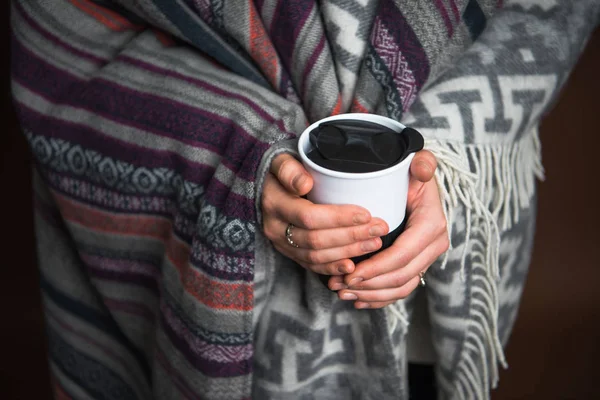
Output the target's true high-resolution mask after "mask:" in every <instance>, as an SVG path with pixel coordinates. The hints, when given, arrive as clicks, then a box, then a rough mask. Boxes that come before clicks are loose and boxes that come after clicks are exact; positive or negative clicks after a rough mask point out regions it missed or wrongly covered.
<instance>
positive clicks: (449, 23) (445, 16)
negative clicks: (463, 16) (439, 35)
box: [435, 0, 454, 37]
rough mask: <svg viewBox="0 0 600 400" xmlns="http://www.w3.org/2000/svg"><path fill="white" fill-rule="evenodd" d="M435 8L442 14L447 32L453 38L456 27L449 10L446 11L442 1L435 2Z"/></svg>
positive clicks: (436, 0)
mask: <svg viewBox="0 0 600 400" xmlns="http://www.w3.org/2000/svg"><path fill="white" fill-rule="evenodd" d="M435 6H436V7H437V9H438V11H439V12H440V14H441V16H442V19H443V20H444V25H446V30H447V31H448V36H449V37H450V36H452V34H453V33H454V26H453V25H452V21H451V20H450V16H449V15H448V10H446V6H445V5H444V2H443V1H442V0H435Z"/></svg>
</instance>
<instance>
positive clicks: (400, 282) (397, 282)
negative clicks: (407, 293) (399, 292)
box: [392, 275, 406, 288]
mask: <svg viewBox="0 0 600 400" xmlns="http://www.w3.org/2000/svg"><path fill="white" fill-rule="evenodd" d="M392 285H393V286H394V287H397V288H402V287H403V286H404V285H406V277H405V276H402V275H400V276H396V277H394V278H392Z"/></svg>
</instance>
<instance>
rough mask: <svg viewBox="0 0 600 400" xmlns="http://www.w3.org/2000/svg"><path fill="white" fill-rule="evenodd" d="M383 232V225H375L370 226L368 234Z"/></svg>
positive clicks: (378, 234)
mask: <svg viewBox="0 0 600 400" xmlns="http://www.w3.org/2000/svg"><path fill="white" fill-rule="evenodd" d="M383 232H384V229H383V226H381V225H375V226H372V227H371V229H369V235H371V236H377V237H379V236H382V235H383Z"/></svg>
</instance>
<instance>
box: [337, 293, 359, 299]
mask: <svg viewBox="0 0 600 400" xmlns="http://www.w3.org/2000/svg"><path fill="white" fill-rule="evenodd" d="M341 297H342V300H356V299H358V296H356V295H355V294H354V293H344V294H342V296H341Z"/></svg>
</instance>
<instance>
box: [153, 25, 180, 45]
mask: <svg viewBox="0 0 600 400" xmlns="http://www.w3.org/2000/svg"><path fill="white" fill-rule="evenodd" d="M152 31H153V32H154V36H156V39H158V41H159V42H160V43H162V45H163V46H165V47H172V46H174V45H175V39H173V36H171V35H169V34H168V33H166V32H163V31H161V30H159V29H153V30H152Z"/></svg>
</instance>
